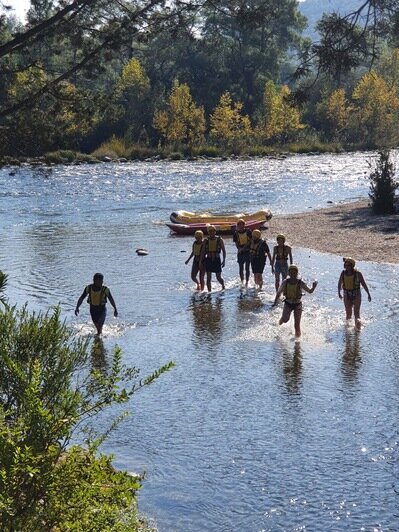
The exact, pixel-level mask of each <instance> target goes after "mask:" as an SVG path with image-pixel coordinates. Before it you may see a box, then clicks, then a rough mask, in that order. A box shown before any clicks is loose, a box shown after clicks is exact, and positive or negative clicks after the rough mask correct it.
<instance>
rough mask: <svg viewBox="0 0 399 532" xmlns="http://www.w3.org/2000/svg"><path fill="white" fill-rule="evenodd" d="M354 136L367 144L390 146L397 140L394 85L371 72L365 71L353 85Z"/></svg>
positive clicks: (398, 103)
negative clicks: (354, 105)
mask: <svg viewBox="0 0 399 532" xmlns="http://www.w3.org/2000/svg"><path fill="white" fill-rule="evenodd" d="M352 98H353V100H354V102H355V104H356V107H355V110H354V120H355V121H354V124H353V127H354V129H355V131H356V136H357V138H358V139H359V140H361V141H363V142H364V143H366V144H367V145H368V146H370V147H372V148H375V147H390V146H391V145H396V144H397V142H398V132H397V124H398V118H399V114H398V111H399V98H398V96H397V94H396V89H395V88H392V87H389V85H388V84H387V82H386V81H385V80H384V79H383V78H381V77H380V76H378V75H377V74H376V73H375V72H369V73H367V74H365V75H364V76H363V77H362V79H361V80H360V81H359V83H358V84H357V86H356V87H355V89H354V91H353V94H352Z"/></svg>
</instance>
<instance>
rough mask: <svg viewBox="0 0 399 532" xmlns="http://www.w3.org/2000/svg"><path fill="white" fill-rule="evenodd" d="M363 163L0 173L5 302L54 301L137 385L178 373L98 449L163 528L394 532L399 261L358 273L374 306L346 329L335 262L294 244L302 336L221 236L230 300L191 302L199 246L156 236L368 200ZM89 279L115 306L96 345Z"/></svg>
mask: <svg viewBox="0 0 399 532" xmlns="http://www.w3.org/2000/svg"><path fill="white" fill-rule="evenodd" d="M372 156H373V155H372V154H371V155H370V154H339V155H321V156H289V157H287V158H285V159H279V158H276V159H254V160H249V161H223V162H220V161H201V162H190V163H189V162H184V161H181V162H157V163H132V164H102V165H98V166H91V165H87V166H67V167H63V166H56V167H53V168H39V169H38V168H29V167H23V168H19V169H13V172H10V169H7V168H2V169H0V216H1V227H2V231H1V233H0V244H1V245H0V268H1V269H2V270H3V271H5V272H7V273H8V275H9V286H8V289H7V295H8V297H9V300H10V302H12V303H13V304H18V305H22V304H23V303H24V302H25V301H27V302H28V305H29V308H30V309H31V310H35V311H38V310H40V311H46V310H47V309H49V308H51V307H53V306H54V305H57V304H60V306H61V312H62V316H63V318H65V319H66V321H67V323H68V324H69V325H70V326H71V327H72V329H73V330H74V331H75V332H76V335H77V336H78V337H87V338H88V339H89V342H90V348H91V349H92V363H93V364H95V365H96V366H98V367H103V368H107V367H108V366H107V365H108V364H109V361H110V353H111V351H112V350H113V348H114V346H115V345H119V346H120V347H121V348H122V351H123V356H124V360H125V362H126V363H127V364H129V365H134V366H136V367H138V368H140V369H141V372H140V375H141V376H145V375H147V374H149V373H150V372H152V371H153V370H154V369H156V368H158V367H160V366H161V365H162V364H164V363H166V362H167V361H169V360H173V361H174V362H175V363H176V366H175V368H173V370H172V371H170V372H169V373H168V374H166V375H163V376H162V377H161V378H160V379H159V380H158V381H157V382H156V383H154V384H153V385H151V387H149V388H146V389H144V390H142V391H141V392H140V394H138V395H137V396H136V398H135V399H134V400H133V401H132V403H131V405H130V406H129V409H130V410H131V416H130V417H129V418H128V419H127V420H126V421H125V422H124V423H122V424H121V425H120V426H119V427H118V429H117V430H116V431H115V432H113V433H112V434H111V436H110V438H109V439H108V440H107V441H106V442H105V445H104V451H106V452H112V453H114V455H115V464H116V465H117V466H118V467H121V468H123V469H125V470H127V471H146V480H145V481H144V484H143V488H142V490H141V492H140V496H139V506H140V509H141V511H142V512H144V513H145V514H147V515H149V516H151V517H152V518H153V519H154V523H155V525H156V526H157V527H158V529H159V530H160V531H164V532H171V531H178V532H203V531H205V530H206V531H208V532H221V531H226V532H227V531H229V532H230V531H232V530H237V531H251V532H252V531H255V532H258V531H260V530H265V531H275V530H312V531H321V530H322V531H324V530H332V531H336V530H337V531H339V530H343V531H346V530H399V517H398V469H397V463H398V441H399V434H398V412H399V408H398V407H399V404H398V389H399V357H398V354H397V353H398V350H397V345H398V341H399V332H398V326H397V325H398V312H399V311H398V302H399V297H398V293H397V278H398V273H399V272H398V266H395V265H388V264H376V263H359V269H361V271H362V272H363V274H364V276H365V278H366V280H367V282H368V285H369V287H370V290H371V293H372V297H373V300H372V302H371V303H368V301H367V299H366V298H364V300H363V304H362V320H363V323H364V327H363V329H362V330H361V331H356V330H355V329H354V327H353V324H346V323H345V319H344V317H345V315H344V309H343V304H342V302H341V301H339V300H338V298H337V295H336V292H337V281H338V276H339V273H340V271H341V268H342V258H341V257H337V256H332V255H327V254H321V253H317V252H314V251H312V250H305V249H294V260H295V262H296V263H298V264H299V266H300V273H301V275H302V276H303V279H304V281H305V282H306V283H308V284H311V283H312V281H313V280H315V279H317V280H318V281H319V284H318V287H317V289H316V291H315V292H314V294H312V295H309V294H306V295H305V296H304V303H303V304H304V313H303V320H302V337H301V340H300V341H295V337H294V328H293V323H292V321H291V322H290V323H289V324H287V325H283V326H281V327H280V326H279V325H278V320H279V317H280V315H281V309H282V305H281V304H279V305H278V306H277V308H273V309H272V303H273V300H274V279H273V277H272V275H271V271H270V267H269V266H266V269H265V273H264V278H265V286H264V290H263V291H262V292H257V291H256V290H255V289H254V287H253V285H252V282H251V285H250V287H249V289H248V290H241V289H240V285H239V279H238V266H237V263H236V251H235V248H234V244H233V242H232V239H231V237H226V238H225V243H226V250H227V261H226V267H225V269H224V270H223V276H224V278H225V280H226V290H225V291H221V290H220V288H219V286H218V285H217V283H216V281H215V282H214V283H213V288H214V292H213V293H212V294H210V295H208V294H197V293H196V292H195V291H194V287H193V283H192V281H191V280H190V266H189V265H188V266H186V265H185V264H184V261H185V260H186V259H187V257H188V255H189V253H190V250H191V244H192V237H176V236H173V235H171V234H170V233H169V230H168V229H167V228H166V227H165V225H164V223H165V222H167V221H168V218H169V215H170V213H171V212H172V211H176V210H179V209H184V210H190V211H197V210H198V211H202V210H211V211H213V212H220V211H228V212H240V211H256V210H259V209H261V208H265V207H268V208H270V209H271V210H272V212H273V213H274V214H277V213H294V212H300V211H306V210H307V209H309V208H319V207H325V206H327V205H328V202H333V203H338V202H343V201H351V200H356V199H358V198H360V197H363V198H364V197H367V193H368V182H367V179H366V178H365V174H366V173H367V171H368V161H369V159H370V158H371V157H372ZM11 174H12V175H11ZM272 223H273V220H272V221H271V222H270V224H271V227H272ZM265 235H266V238H267V230H266V231H265ZM269 244H270V245H272V244H273V243H272V242H269ZM139 247H144V248H146V249H148V251H149V254H148V255H147V256H138V255H137V254H136V253H135V250H136V249H137V248H139ZM95 271H102V272H103V273H104V275H105V284H106V285H107V286H109V287H110V289H111V291H112V294H113V296H114V298H115V300H116V302H117V305H118V310H119V317H118V318H114V317H113V314H112V309H111V308H109V310H108V316H107V321H106V324H105V327H104V337H103V339H102V340H101V341H96V342H95V341H94V339H93V338H92V337H93V334H94V329H93V326H92V324H91V322H90V319H89V314H88V309H87V305H86V304H85V303H84V304H83V305H82V307H81V312H80V314H79V316H78V317H75V316H74V312H73V311H74V308H75V305H76V301H77V299H78V297H79V295H80V294H81V293H82V291H83V288H84V287H85V286H86V285H87V284H89V283H90V282H91V278H92V275H93V273H94V272H95ZM117 413H119V411H117V410H112V411H109V412H106V413H104V415H103V416H101V417H100V419H99V420H98V421H97V423H98V424H99V426H100V427H101V426H103V427H108V426H109V422H110V421H111V420H112V419H113V418H114V417H115V415H116V414H117Z"/></svg>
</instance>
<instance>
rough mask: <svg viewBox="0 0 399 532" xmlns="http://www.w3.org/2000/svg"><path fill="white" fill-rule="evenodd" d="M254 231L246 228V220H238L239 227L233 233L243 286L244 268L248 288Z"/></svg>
mask: <svg viewBox="0 0 399 532" xmlns="http://www.w3.org/2000/svg"><path fill="white" fill-rule="evenodd" d="M251 239H252V233H251V231H250V230H249V229H246V228H245V220H243V219H240V220H238V221H237V229H236V231H235V232H234V235H233V242H234V243H235V245H236V248H237V262H238V266H239V273H240V280H241V286H243V285H244V269H245V287H246V288H248V282H249V276H250V269H249V266H250V254H249V246H250V244H251Z"/></svg>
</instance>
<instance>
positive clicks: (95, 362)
mask: <svg viewBox="0 0 399 532" xmlns="http://www.w3.org/2000/svg"><path fill="white" fill-rule="evenodd" d="M107 354H108V353H107V350H106V349H105V346H104V342H103V341H102V339H101V338H99V337H95V338H94V340H93V344H92V346H91V365H92V367H93V369H97V370H99V371H101V373H104V374H105V375H106V374H107V371H108V361H107Z"/></svg>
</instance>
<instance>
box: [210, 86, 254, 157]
mask: <svg viewBox="0 0 399 532" xmlns="http://www.w3.org/2000/svg"><path fill="white" fill-rule="evenodd" d="M210 122H211V131H210V132H211V136H212V137H213V138H214V139H215V140H216V141H217V142H219V143H220V144H221V145H222V146H224V147H226V148H227V147H231V148H233V149H234V148H236V147H239V145H240V144H243V143H245V142H248V139H249V137H250V135H251V134H252V128H251V122H250V120H249V117H248V116H247V115H243V114H242V103H241V102H233V100H232V98H231V96H230V94H229V93H228V92H225V93H224V94H222V96H221V97H220V101H219V104H218V105H217V106H216V108H215V110H214V111H213V113H212V115H211V117H210Z"/></svg>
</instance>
